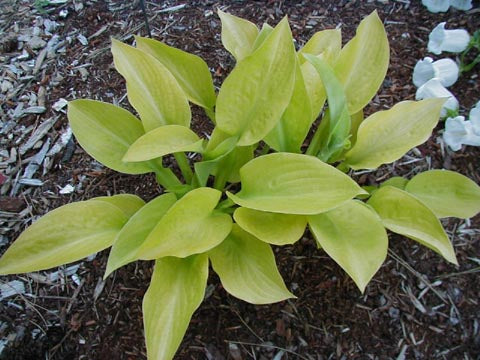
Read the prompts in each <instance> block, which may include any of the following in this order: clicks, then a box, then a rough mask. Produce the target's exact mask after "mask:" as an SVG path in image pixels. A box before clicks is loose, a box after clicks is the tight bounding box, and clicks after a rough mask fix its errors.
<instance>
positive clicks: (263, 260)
mask: <svg viewBox="0 0 480 360" xmlns="http://www.w3.org/2000/svg"><path fill="white" fill-rule="evenodd" d="M209 256H210V260H211V261H212V267H213V270H215V272H216V273H217V274H218V276H219V277H220V281H221V282H222V285H223V287H224V288H225V290H227V291H228V292H229V293H230V294H232V295H233V296H235V297H237V298H239V299H242V300H244V301H247V302H249V303H252V304H270V303H273V302H277V301H282V300H285V299H288V298H293V297H295V296H294V295H293V294H292V293H290V291H288V289H287V288H286V286H285V284H284V282H283V280H282V277H281V275H280V273H279V272H278V269H277V266H276V264H275V258H274V256H273V251H272V249H271V248H270V245H268V244H266V243H264V242H263V241H260V240H258V239H257V238H255V237H254V236H253V235H251V234H249V233H247V232H246V231H245V230H242V229H241V228H240V227H239V226H238V225H236V224H234V225H233V228H232V232H231V233H230V234H229V235H228V237H227V238H226V239H225V240H224V241H223V242H222V243H221V244H220V245H218V246H217V247H215V248H214V249H212V250H210V252H209Z"/></svg>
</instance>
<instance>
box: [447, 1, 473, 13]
mask: <svg viewBox="0 0 480 360" xmlns="http://www.w3.org/2000/svg"><path fill="white" fill-rule="evenodd" d="M450 5H451V6H452V7H454V8H455V9H458V10H465V11H467V10H470V9H471V8H472V0H450Z"/></svg>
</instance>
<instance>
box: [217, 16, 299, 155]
mask: <svg viewBox="0 0 480 360" xmlns="http://www.w3.org/2000/svg"><path fill="white" fill-rule="evenodd" d="M294 80H295V48H294V46H293V42H292V34H291V32H290V28H289V26H288V22H287V19H286V18H285V19H283V20H282V21H281V22H280V23H279V24H278V25H277V26H276V27H275V29H274V30H273V31H272V33H271V34H270V36H268V38H267V39H266V40H265V41H264V43H263V44H262V45H261V46H260V47H259V48H258V49H257V50H256V51H255V52H254V53H253V54H252V55H251V56H249V57H248V58H246V59H244V60H242V61H241V62H240V63H238V65H237V66H236V67H235V68H234V69H233V71H232V72H231V73H230V75H229V76H228V77H227V79H226V80H225V82H224V83H223V85H222V88H221V89H220V92H219V94H218V98H217V105H216V121H217V126H218V127H219V128H220V130H222V131H223V132H225V133H226V134H228V135H231V136H239V140H238V145H239V146H248V145H253V144H255V143H257V142H258V141H260V140H261V139H263V138H264V137H265V136H266V135H267V134H268V133H269V132H270V130H272V129H273V127H274V126H275V124H276V123H277V122H278V121H279V120H280V117H281V116H282V114H283V112H284V111H285V109H286V108H287V106H288V104H289V102H290V98H291V96H292V90H293V85H294Z"/></svg>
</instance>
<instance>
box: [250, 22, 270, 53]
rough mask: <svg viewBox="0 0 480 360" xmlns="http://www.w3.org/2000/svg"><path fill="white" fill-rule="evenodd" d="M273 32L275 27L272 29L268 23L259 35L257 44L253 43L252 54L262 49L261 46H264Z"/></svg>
mask: <svg viewBox="0 0 480 360" xmlns="http://www.w3.org/2000/svg"><path fill="white" fill-rule="evenodd" d="M272 31H273V27H271V26H270V25H268V24H267V23H264V24H263V26H262V29H261V30H260V32H259V33H258V35H257V38H256V39H255V42H254V43H253V46H252V52H254V51H255V50H257V49H258V48H259V47H260V45H262V44H263V42H264V41H265V39H266V38H267V37H268V36H269V35H270V34H271V33H272Z"/></svg>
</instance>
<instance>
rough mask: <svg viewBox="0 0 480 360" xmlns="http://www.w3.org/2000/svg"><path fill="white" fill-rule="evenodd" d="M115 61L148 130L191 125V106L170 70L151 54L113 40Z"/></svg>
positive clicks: (130, 97)
mask: <svg viewBox="0 0 480 360" xmlns="http://www.w3.org/2000/svg"><path fill="white" fill-rule="evenodd" d="M112 54H113V62H114V64H115V68H116V69H117V71H118V72H119V73H120V74H121V75H122V76H123V77H124V78H125V80H126V82H127V94H128V100H129V101H130V104H132V106H133V107H134V108H135V110H137V112H138V114H139V115H140V119H142V123H143V127H144V129H145V131H150V130H153V129H155V128H157V127H159V126H163V125H174V124H176V125H183V126H186V127H189V126H190V118H191V113H190V107H189V105H188V100H187V97H186V95H185V93H184V92H183V90H182V88H181V87H180V85H179V84H178V82H177V80H176V79H175V77H174V76H173V75H172V74H171V73H170V71H168V69H167V68H166V67H165V66H164V65H163V64H162V63H161V62H160V61H158V60H157V59H155V58H154V57H153V56H152V55H150V54H147V53H146V52H144V51H141V50H139V49H135V48H134V47H132V46H129V45H126V44H123V43H122V42H120V41H117V40H115V39H113V40H112Z"/></svg>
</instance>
